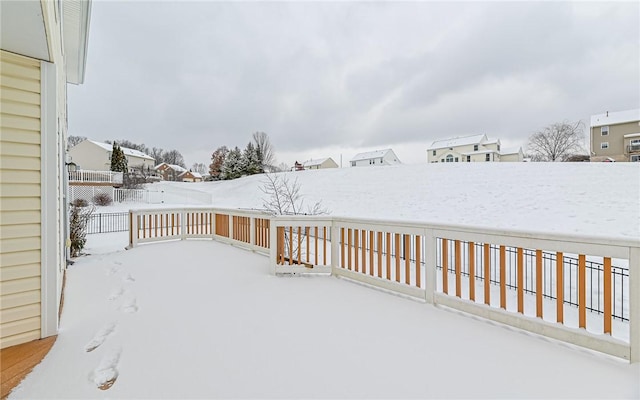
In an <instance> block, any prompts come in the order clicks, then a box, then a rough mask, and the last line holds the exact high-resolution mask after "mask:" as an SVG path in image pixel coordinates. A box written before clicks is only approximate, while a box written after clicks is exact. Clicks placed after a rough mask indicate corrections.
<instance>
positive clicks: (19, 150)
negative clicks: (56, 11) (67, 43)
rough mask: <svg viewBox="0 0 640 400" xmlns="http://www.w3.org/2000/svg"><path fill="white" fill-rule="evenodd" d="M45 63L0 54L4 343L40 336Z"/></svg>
mask: <svg viewBox="0 0 640 400" xmlns="http://www.w3.org/2000/svg"><path fill="white" fill-rule="evenodd" d="M40 101H41V99H40V63H39V61H37V60H32V59H29V58H26V57H21V56H17V55H14V54H10V53H7V52H4V51H1V52H0V129H2V137H1V139H0V196H1V197H0V228H1V230H2V232H1V233H0V253H1V257H0V266H1V267H2V268H0V293H1V294H2V296H1V297H0V302H1V304H0V321H1V322H2V324H1V326H0V342H1V347H3V348H4V347H8V346H12V345H15V344H20V343H24V342H26V341H29V340H33V339H38V338H40V335H41V332H40V328H41V327H40V313H41V304H40V302H41V297H40V296H41V292H40V286H41V278H40V269H41V258H40V257H41V250H40V249H41V243H40V242H41V240H40V235H41V230H40V229H41V228H40V226H41V225H40V224H41V211H40V210H41V189H40V182H41V172H40V169H41V165H40V163H41V161H40V157H41V149H40V139H41V135H40V129H41V128H40V126H41V122H40V114H41V111H40V110H41V108H40Z"/></svg>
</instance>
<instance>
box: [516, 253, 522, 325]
mask: <svg viewBox="0 0 640 400" xmlns="http://www.w3.org/2000/svg"><path fill="white" fill-rule="evenodd" d="M517 254H518V264H517V268H518V277H517V278H518V312H519V313H520V314H524V250H523V249H522V247H518V253H517Z"/></svg>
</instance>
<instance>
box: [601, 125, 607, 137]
mask: <svg viewBox="0 0 640 400" xmlns="http://www.w3.org/2000/svg"><path fill="white" fill-rule="evenodd" d="M600 136H609V125H605V126H601V127H600Z"/></svg>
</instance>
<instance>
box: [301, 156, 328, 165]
mask: <svg viewBox="0 0 640 400" xmlns="http://www.w3.org/2000/svg"><path fill="white" fill-rule="evenodd" d="M328 159H329V157H326V158H318V159H316V160H308V161H305V162H303V163H302V165H304V166H305V167H314V166H316V165H322V163H323V162H325V161H327V160H328Z"/></svg>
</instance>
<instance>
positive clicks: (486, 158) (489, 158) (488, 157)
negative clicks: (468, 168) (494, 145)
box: [484, 153, 491, 161]
mask: <svg viewBox="0 0 640 400" xmlns="http://www.w3.org/2000/svg"><path fill="white" fill-rule="evenodd" d="M484 160H485V161H491V154H489V153H487V154H485V156H484Z"/></svg>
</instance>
